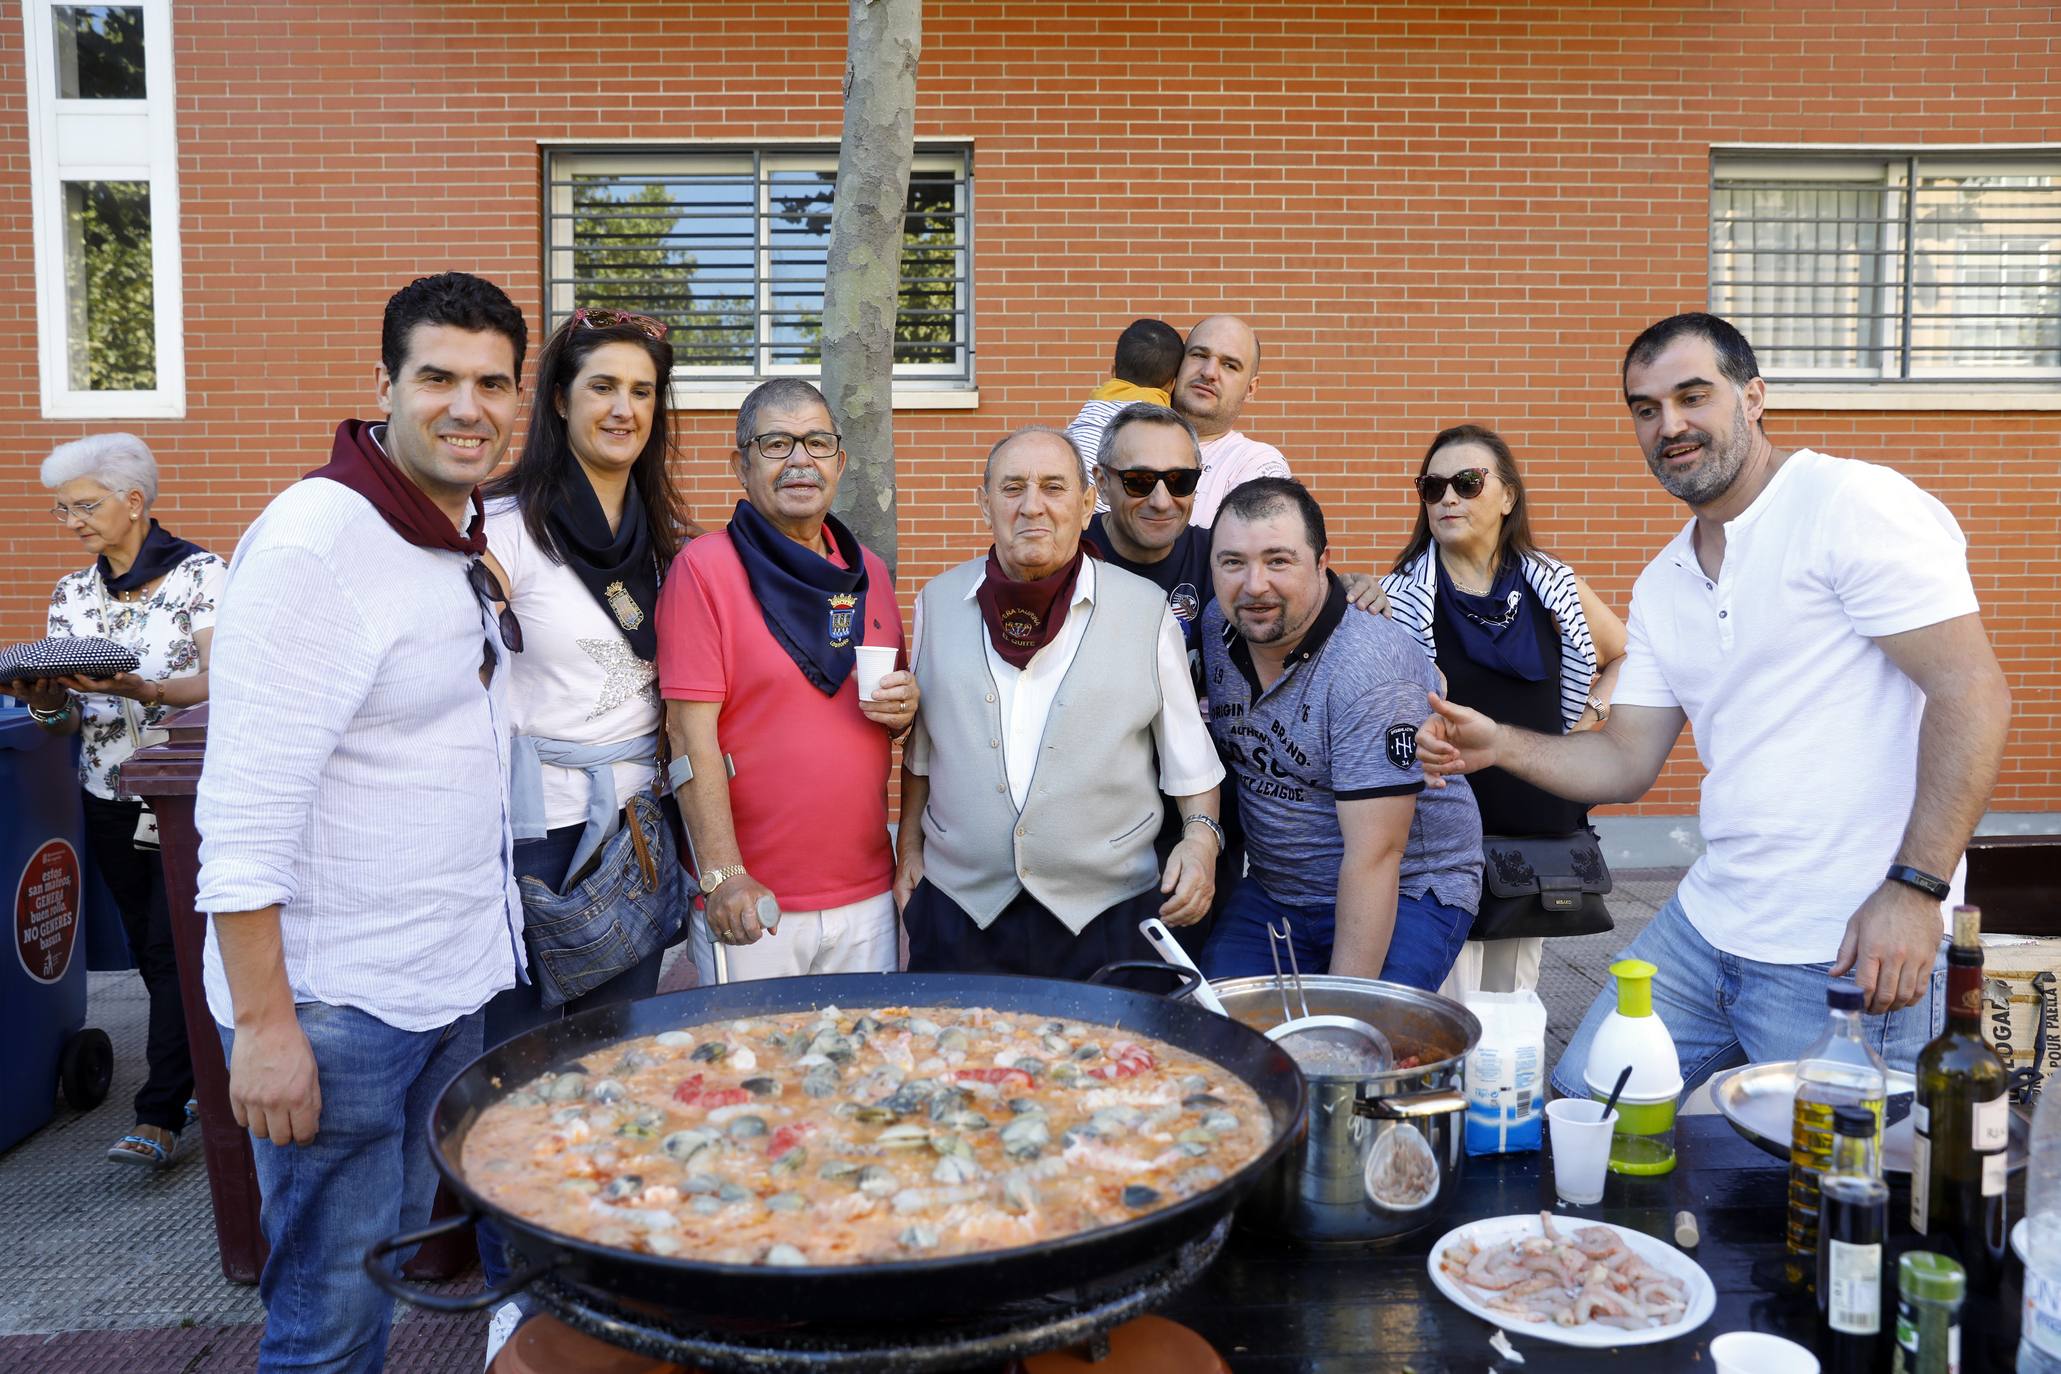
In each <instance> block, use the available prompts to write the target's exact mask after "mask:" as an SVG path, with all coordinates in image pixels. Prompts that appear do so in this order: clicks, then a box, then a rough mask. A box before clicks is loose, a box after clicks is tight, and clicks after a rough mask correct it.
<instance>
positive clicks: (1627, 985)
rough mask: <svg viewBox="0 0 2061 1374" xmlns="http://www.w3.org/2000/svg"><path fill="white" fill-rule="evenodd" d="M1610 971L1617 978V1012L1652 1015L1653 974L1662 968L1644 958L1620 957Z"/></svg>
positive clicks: (1627, 1014)
mask: <svg viewBox="0 0 2061 1374" xmlns="http://www.w3.org/2000/svg"><path fill="white" fill-rule="evenodd" d="M1610 972H1611V976H1613V977H1615V978H1616V979H1617V1014H1618V1015H1620V1016H1651V1015H1652V1014H1653V975H1654V974H1656V973H1658V972H1660V970H1659V969H1657V968H1655V967H1654V966H1653V965H1651V964H1649V963H1647V962H1646V961H1645V960H1644V959H1620V960H1618V961H1617V962H1616V963H1614V964H1612V965H1611V966H1610Z"/></svg>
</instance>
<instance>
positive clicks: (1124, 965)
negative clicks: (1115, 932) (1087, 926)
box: [1088, 959, 1202, 1002]
mask: <svg viewBox="0 0 2061 1374" xmlns="http://www.w3.org/2000/svg"><path fill="white" fill-rule="evenodd" d="M1115 973H1171V974H1173V975H1174V978H1175V980H1176V981H1177V982H1179V984H1180V986H1179V987H1177V988H1175V989H1174V990H1173V991H1172V992H1170V993H1168V994H1166V997H1167V1000H1168V1001H1170V1002H1172V1001H1178V1000H1179V999H1180V998H1183V997H1186V996H1187V995H1188V994H1189V993H1191V992H1193V991H1195V989H1196V988H1198V987H1200V986H1201V985H1202V975H1201V974H1199V973H1197V972H1196V971H1195V970H1194V969H1192V968H1182V967H1181V966H1180V965H1178V964H1166V963H1161V962H1160V961H1159V960H1157V959H1119V960H1117V961H1116V962H1115V963H1113V964H1104V965H1103V966H1102V967H1101V968H1098V969H1096V970H1095V971H1094V972H1093V973H1091V974H1089V975H1088V981H1089V982H1091V983H1106V982H1108V981H1109V978H1110V975H1111V974H1115Z"/></svg>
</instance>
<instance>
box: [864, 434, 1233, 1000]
mask: <svg viewBox="0 0 2061 1374" xmlns="http://www.w3.org/2000/svg"><path fill="white" fill-rule="evenodd" d="M980 507H981V511H982V513H983V514H984V515H985V516H986V517H987V519H988V523H989V525H990V527H991V528H992V529H993V531H994V539H995V542H994V546H993V547H992V548H991V549H990V550H989V552H988V554H987V555H986V557H984V558H975V559H969V560H968V561H967V562H965V563H962V564H960V565H959V566H958V567H956V568H953V569H951V570H950V571H948V572H946V573H944V574H942V575H940V576H939V577H937V578H936V579H934V580H933V581H932V582H931V583H930V584H929V585H928V586H926V587H925V588H924V589H923V591H922V592H921V593H920V594H919V595H918V597H917V600H916V618H915V628H914V633H913V635H912V644H913V648H912V650H911V653H910V659H911V662H912V664H913V666H914V669H915V673H916V682H917V685H918V687H919V688H920V689H921V692H922V699H923V706H922V709H921V711H920V712H919V714H918V716H917V720H916V727H915V730H914V732H913V733H912V735H911V736H910V739H909V745H908V749H907V751H906V752H905V754H904V756H903V768H902V816H903V821H902V825H901V828H900V830H899V832H898V840H899V845H900V853H899V856H898V862H897V866H896V871H895V896H896V899H897V901H898V902H900V903H901V904H902V923H903V925H904V927H905V928H906V929H907V931H908V935H909V968H910V970H911V971H912V972H914V971H963V972H982V973H1016V974H1028V975H1033V976H1041V977H1049V978H1084V977H1086V976H1087V975H1088V974H1090V973H1092V972H1094V971H1095V969H1097V968H1098V967H1100V966H1101V965H1103V964H1105V963H1110V962H1113V961H1114V960H1117V959H1129V958H1150V957H1152V952H1151V946H1150V945H1148V944H1147V943H1146V942H1145V940H1144V938H1143V937H1142V936H1141V935H1140V934H1139V932H1138V923H1139V921H1141V920H1143V919H1145V918H1146V917H1149V916H1159V917H1161V918H1162V919H1164V920H1165V921H1166V922H1167V923H1168V924H1170V925H1186V924H1188V923H1190V922H1193V921H1196V920H1199V919H1201V917H1202V916H1203V915H1204V914H1205V913H1206V912H1208V910H1209V906H1210V898H1211V896H1212V894H1213V893H1214V891H1215V865H1216V858H1217V854H1218V852H1219V851H1220V850H1221V848H1222V847H1223V831H1222V829H1221V827H1220V826H1219V824H1218V822H1217V785H1218V783H1220V782H1221V781H1222V780H1223V776H1224V769H1223V765H1222V764H1221V763H1220V762H1218V760H1217V754H1216V749H1215V747H1214V746H1213V745H1212V744H1211V743H1210V739H1209V734H1208V731H1207V730H1206V729H1205V728H1204V726H1203V723H1202V717H1201V713H1200V709H1199V708H1198V707H1197V705H1196V701H1195V686H1194V683H1193V681H1192V680H1191V679H1190V677H1189V675H1188V652H1187V647H1186V645H1185V643H1184V641H1183V639H1182V635H1181V628H1180V624H1179V622H1178V621H1177V620H1176V619H1175V618H1174V613H1173V611H1172V610H1171V609H1170V608H1169V607H1168V605H1167V598H1166V593H1165V592H1163V591H1161V590H1160V589H1159V588H1158V587H1156V586H1154V585H1153V584H1152V583H1150V582H1148V581H1146V580H1145V579H1144V578H1142V577H1138V576H1135V575H1134V574H1131V573H1127V572H1124V571H1123V570H1122V569H1120V568H1116V567H1113V566H1110V565H1109V564H1106V563H1103V562H1101V561H1099V560H1098V559H1096V558H1093V557H1090V556H1089V555H1088V553H1087V551H1086V550H1085V549H1084V547H1083V545H1082V543H1081V530H1082V527H1083V526H1085V525H1086V524H1087V521H1088V516H1089V513H1090V512H1091V511H1092V510H1093V509H1094V493H1093V490H1092V489H1091V488H1089V487H1088V486H1087V485H1086V484H1085V483H1084V482H1083V480H1082V466H1081V459H1080V453H1079V452H1078V450H1076V449H1075V448H1074V446H1073V442H1072V440H1070V439H1068V438H1067V437H1066V436H1065V435H1064V434H1062V433H1060V432H1059V431H1057V430H1052V429H1043V428H1037V427H1033V428H1030V429H1023V430H1018V431H1017V432H1016V433H1014V434H1011V435H1009V436H1008V437H1007V438H1005V439H1003V440H1002V441H1001V442H1000V443H998V444H996V445H995V447H994V448H993V449H991V450H990V451H989V453H988V462H987V469H986V471H985V472H984V474H983V475H982V482H981V489H980ZM1164 797H1172V798H1173V799H1174V801H1175V803H1176V805H1177V807H1178V809H1179V811H1180V814H1181V816H1182V817H1183V819H1184V821H1185V823H1186V824H1185V829H1186V834H1185V835H1184V837H1183V838H1182V840H1181V841H1180V843H1178V844H1176V845H1175V846H1174V847H1173V849H1172V852H1171V853H1170V854H1169V855H1168V856H1167V859H1166V863H1165V865H1164V866H1163V867H1162V866H1161V865H1160V863H1159V862H1158V860H1157V859H1156V858H1155V856H1154V852H1153V840H1154V838H1155V836H1156V835H1157V834H1158V831H1159V821H1160V813H1161V808H1162V806H1163V804H1164V803H1163V798H1164Z"/></svg>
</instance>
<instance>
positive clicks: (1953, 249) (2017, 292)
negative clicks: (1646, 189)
mask: <svg viewBox="0 0 2061 1374" xmlns="http://www.w3.org/2000/svg"><path fill="white" fill-rule="evenodd" d="M1710 308H1711V310H1712V312H1713V313H1716V314H1719V315H1723V316H1724V317H1725V318H1727V319H1729V320H1731V321H1732V322H1733V323H1735V324H1737V325H1738V326H1739V328H1740V329H1741V330H1742V331H1743V332H1744V333H1745V334H1746V336H1747V337H1748V338H1749V339H1751V340H1752V341H1753V345H1754V350H1755V352H1756V353H1758V354H1759V356H1760V361H1761V367H1762V370H1763V371H1765V372H1767V373H1768V374H1770V375H1774V376H1783V377H1795V378H1814V377H1822V378H1836V379H1842V380H1855V381H1897V380H1917V381H1922V380H1928V379H1952V380H1962V381H1965V380H1971V379H1973V380H1981V379H2024V378H2037V377H2061V149H2055V150H2054V151H2052V152H2047V151H2044V150H2042V151H2038V152H2035V153H2029V154H2028V153H2022V152H2020V153H2011V154H2000V155H1995V156H1971V155H1968V154H1964V153H1940V154H1937V155H1932V154H1926V153H1921V152H1898V153H1867V154H1853V153H1841V154H1837V155H1832V154H1820V155H1813V154H1810V153H1808V152H1788V151H1783V152H1780V153H1777V152H1773V151H1768V152H1760V151H1745V152H1737V153H1734V152H1719V153H1715V154H1713V156H1712V159H1711V181H1710Z"/></svg>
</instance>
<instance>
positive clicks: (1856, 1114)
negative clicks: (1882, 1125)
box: [1832, 1107, 1875, 1137]
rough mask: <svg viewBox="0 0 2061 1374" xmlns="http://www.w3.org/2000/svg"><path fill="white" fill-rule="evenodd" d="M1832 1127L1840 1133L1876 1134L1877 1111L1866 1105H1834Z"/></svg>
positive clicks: (1855, 1134)
mask: <svg viewBox="0 0 2061 1374" xmlns="http://www.w3.org/2000/svg"><path fill="white" fill-rule="evenodd" d="M1832 1129H1833V1130H1834V1131H1836V1132H1838V1133H1839V1134H1840V1135H1850V1136H1862V1137H1865V1136H1871V1135H1873V1134H1875V1113H1874V1112H1872V1111H1870V1110H1868V1109H1867V1108H1866V1107H1834V1108H1833V1109H1832Z"/></svg>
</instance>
